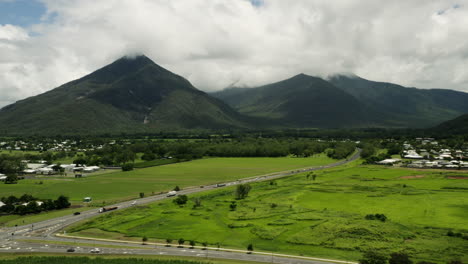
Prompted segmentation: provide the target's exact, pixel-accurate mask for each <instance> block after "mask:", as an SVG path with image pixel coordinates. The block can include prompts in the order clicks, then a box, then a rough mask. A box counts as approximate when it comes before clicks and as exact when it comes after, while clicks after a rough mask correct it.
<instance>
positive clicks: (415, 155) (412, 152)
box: [403, 149, 423, 159]
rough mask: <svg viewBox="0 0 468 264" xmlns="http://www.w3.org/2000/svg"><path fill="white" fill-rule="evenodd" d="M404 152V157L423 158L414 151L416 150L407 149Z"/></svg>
mask: <svg viewBox="0 0 468 264" xmlns="http://www.w3.org/2000/svg"><path fill="white" fill-rule="evenodd" d="M404 153H406V154H405V155H404V156H403V157H404V158H405V159H422V158H423V156H421V155H419V154H418V153H417V152H416V150H412V149H411V150H408V151H406V152H404Z"/></svg>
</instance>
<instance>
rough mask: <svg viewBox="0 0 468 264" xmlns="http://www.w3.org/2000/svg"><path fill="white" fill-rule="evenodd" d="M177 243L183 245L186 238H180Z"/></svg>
mask: <svg viewBox="0 0 468 264" xmlns="http://www.w3.org/2000/svg"><path fill="white" fill-rule="evenodd" d="M177 243H178V244H179V247H183V246H182V245H183V244H184V243H185V239H183V238H179V240H177Z"/></svg>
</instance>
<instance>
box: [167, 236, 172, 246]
mask: <svg viewBox="0 0 468 264" xmlns="http://www.w3.org/2000/svg"><path fill="white" fill-rule="evenodd" d="M171 243H172V239H170V238H166V244H167V245H166V246H167V247H169V246H170V245H169V244H171Z"/></svg>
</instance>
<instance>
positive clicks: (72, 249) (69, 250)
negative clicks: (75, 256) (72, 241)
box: [67, 248, 75, 252]
mask: <svg viewBox="0 0 468 264" xmlns="http://www.w3.org/2000/svg"><path fill="white" fill-rule="evenodd" d="M67 252H75V249H74V248H69V249H67Z"/></svg>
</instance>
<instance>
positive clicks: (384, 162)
mask: <svg viewBox="0 0 468 264" xmlns="http://www.w3.org/2000/svg"><path fill="white" fill-rule="evenodd" d="M399 162H401V159H384V160H381V161H378V162H377V164H382V165H392V164H396V163H399Z"/></svg>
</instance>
